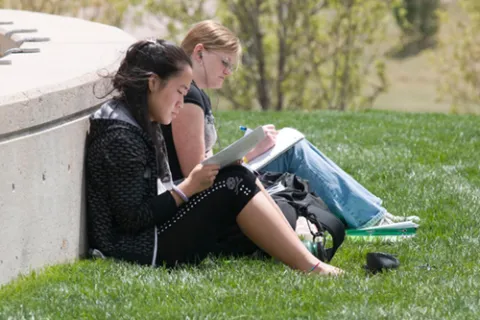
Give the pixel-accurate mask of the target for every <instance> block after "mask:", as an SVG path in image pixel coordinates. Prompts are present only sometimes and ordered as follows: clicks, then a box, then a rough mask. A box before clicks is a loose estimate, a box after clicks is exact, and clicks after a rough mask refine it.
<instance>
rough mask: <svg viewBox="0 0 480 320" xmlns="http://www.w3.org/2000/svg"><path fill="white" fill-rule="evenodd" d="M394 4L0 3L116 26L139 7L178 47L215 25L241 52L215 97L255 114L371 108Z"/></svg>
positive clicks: (382, 85)
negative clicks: (234, 38) (192, 33)
mask: <svg viewBox="0 0 480 320" xmlns="http://www.w3.org/2000/svg"><path fill="white" fill-rule="evenodd" d="M0 1H2V0H0ZM397 1H398V0H385V1H378V0H302V1H296V0H216V1H212V0H144V1H141V0H135V1H132V0H130V1H129V0H79V1H75V0H14V1H9V0H3V2H4V3H9V7H13V8H18V9H29V10H33V11H43V12H49V13H55V14H69V15H72V16H79V15H80V16H81V17H84V18H87V19H90V20H95V21H100V22H104V23H109V24H113V25H117V26H120V25H121V23H122V22H123V21H124V17H125V14H126V12H127V9H129V8H131V7H132V6H134V5H136V4H138V3H141V7H142V10H143V12H148V13H149V14H151V15H154V16H156V17H158V19H159V20H161V21H162V22H163V23H164V24H165V25H166V26H167V30H168V34H167V35H165V38H169V39H171V40H173V41H176V42H177V43H180V41H181V40H182V37H183V35H184V34H185V32H186V30H187V29H188V28H189V27H190V26H191V25H192V24H194V23H195V22H198V21H200V20H204V19H217V20H220V22H222V23H224V24H225V25H226V26H228V27H229V28H231V29H232V30H233V31H234V32H235V33H236V34H237V35H238V36H239V38H240V39H241V41H242V44H243V46H244V48H245V50H244V55H243V61H242V63H243V67H242V68H240V69H239V70H238V71H237V72H236V73H235V75H234V76H233V77H230V78H229V80H228V81H227V82H226V83H225V85H224V88H223V90H221V91H220V95H222V96H223V97H224V98H225V99H226V100H227V101H229V102H230V103H231V105H232V106H233V107H234V108H237V109H238V108H242V109H252V108H258V107H259V108H261V109H262V110H268V109H275V110H283V109H286V108H304V109H323V108H328V109H337V110H346V109H357V108H364V107H369V106H371V105H372V104H373V101H374V100H375V99H376V97H377V96H378V95H379V94H380V93H382V92H384V91H385V90H386V88H387V79H386V76H385V64H384V62H383V60H382V57H383V52H382V51H380V50H379V47H378V44H379V43H380V42H381V41H382V40H383V39H384V38H385V32H386V29H387V24H388V22H389V21H388V20H389V18H391V15H390V14H389V13H390V12H391V10H392V8H393V4H394V3H395V2H397ZM129 5H130V7H129ZM7 7H8V6H7Z"/></svg>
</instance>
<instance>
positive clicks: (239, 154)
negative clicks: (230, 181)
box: [202, 127, 265, 168]
mask: <svg viewBox="0 0 480 320" xmlns="http://www.w3.org/2000/svg"><path fill="white" fill-rule="evenodd" d="M263 138H265V133H264V132H263V128H262V127H258V128H256V129H255V130H253V131H252V132H250V133H249V134H248V135H244V136H243V137H242V138H240V139H238V140H237V141H235V142H234V143H232V144H231V145H229V146H228V147H226V148H225V149H222V150H221V151H219V152H217V153H216V154H214V155H213V156H211V157H210V158H207V159H205V160H203V161H202V164H219V165H220V168H223V167H225V166H227V165H229V164H232V163H233V162H235V161H237V160H240V159H242V158H243V157H244V156H245V155H246V154H247V153H248V152H249V151H250V150H252V149H253V148H254V147H255V146H256V145H257V144H258V143H259V142H260V141H262V140H263Z"/></svg>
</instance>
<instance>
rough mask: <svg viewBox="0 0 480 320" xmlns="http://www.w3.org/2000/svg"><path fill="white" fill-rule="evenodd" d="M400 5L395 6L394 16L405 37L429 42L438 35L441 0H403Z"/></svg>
mask: <svg viewBox="0 0 480 320" xmlns="http://www.w3.org/2000/svg"><path fill="white" fill-rule="evenodd" d="M400 3H401V4H400V5H398V6H395V8H394V14H395V18H396V20H397V23H398V26H399V27H400V28H401V29H402V31H403V32H404V34H405V35H407V36H409V37H411V38H414V39H420V40H423V41H427V40H429V39H430V38H432V37H434V36H435V35H436V34H437V32H438V29H439V19H438V15H437V10H438V8H439V6H440V0H402V1H400Z"/></svg>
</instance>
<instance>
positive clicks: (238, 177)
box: [216, 165, 257, 190]
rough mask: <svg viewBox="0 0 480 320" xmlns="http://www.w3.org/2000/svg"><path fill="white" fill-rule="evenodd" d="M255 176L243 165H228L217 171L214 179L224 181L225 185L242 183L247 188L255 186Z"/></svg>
mask: <svg viewBox="0 0 480 320" xmlns="http://www.w3.org/2000/svg"><path fill="white" fill-rule="evenodd" d="M256 180H257V177H256V176H255V175H254V174H253V173H252V172H251V171H250V170H248V169H247V168H245V167H244V166H237V165H235V166H228V167H226V168H224V169H222V170H220V172H219V173H218V176H217V179H216V181H226V183H227V186H230V185H234V184H243V185H245V186H246V187H247V188H249V189H252V190H253V189H255V188H256Z"/></svg>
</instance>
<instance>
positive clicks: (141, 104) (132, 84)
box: [109, 39, 192, 135]
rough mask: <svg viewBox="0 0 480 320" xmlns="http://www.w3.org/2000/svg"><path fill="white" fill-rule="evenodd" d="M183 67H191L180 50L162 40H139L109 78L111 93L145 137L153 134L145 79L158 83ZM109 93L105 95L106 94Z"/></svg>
mask: <svg viewBox="0 0 480 320" xmlns="http://www.w3.org/2000/svg"><path fill="white" fill-rule="evenodd" d="M186 65H189V66H190V67H191V66H192V61H191V60H190V57H189V56H188V55H187V54H186V53H185V51H183V49H182V48H180V47H179V46H176V45H175V44H172V43H168V42H166V41H165V40H159V39H157V40H140V41H137V42H135V43H134V44H132V45H131V46H130V47H129V48H128V50H127V53H126V55H125V58H124V59H123V60H122V62H121V64H120V67H119V68H118V71H117V72H116V73H115V74H114V75H113V78H112V85H113V89H112V90H111V91H110V93H112V92H113V91H114V90H116V91H117V92H118V93H119V95H118V96H117V97H115V98H114V99H116V100H121V101H122V102H124V103H125V105H126V107H127V108H128V110H129V112H130V113H131V115H132V116H133V117H134V118H135V120H136V121H137V122H138V124H139V125H140V126H141V127H142V128H143V129H144V130H145V131H146V132H147V133H149V134H151V135H152V134H153V132H152V130H151V124H150V119H149V113H148V99H147V98H148V93H149V88H148V80H149V78H150V76H151V75H153V74H156V75H157V76H158V77H159V78H160V80H161V81H162V82H167V81H168V80H169V79H170V78H172V77H175V76H176V75H178V74H179V73H180V72H181V71H182V70H183V69H184V67H185V66H186ZM110 93H109V94H110Z"/></svg>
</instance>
